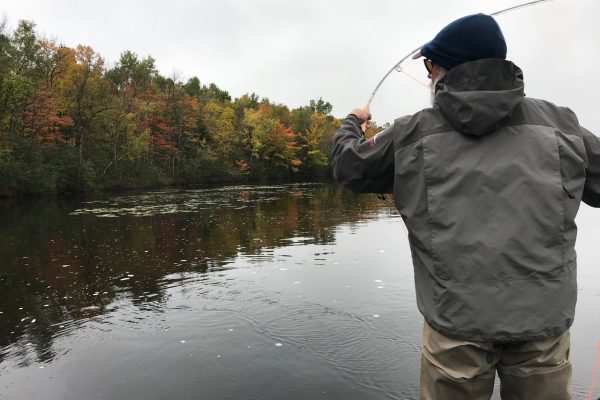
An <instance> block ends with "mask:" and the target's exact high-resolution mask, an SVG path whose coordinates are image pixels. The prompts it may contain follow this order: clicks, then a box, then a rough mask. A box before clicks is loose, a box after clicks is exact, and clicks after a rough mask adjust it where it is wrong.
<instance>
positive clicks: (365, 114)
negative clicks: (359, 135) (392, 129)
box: [350, 107, 371, 133]
mask: <svg viewBox="0 0 600 400" xmlns="http://www.w3.org/2000/svg"><path fill="white" fill-rule="evenodd" d="M350 114H352V115H354V116H355V117H356V118H357V119H358V122H359V123H360V128H361V129H362V131H363V133H364V132H365V131H366V130H367V128H369V124H370V122H371V111H370V110H369V107H365V108H355V109H354V110H352V112H351V113H350Z"/></svg>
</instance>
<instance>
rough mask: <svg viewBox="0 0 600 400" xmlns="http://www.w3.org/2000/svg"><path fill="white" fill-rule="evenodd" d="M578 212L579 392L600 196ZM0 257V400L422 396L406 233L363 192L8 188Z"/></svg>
mask: <svg viewBox="0 0 600 400" xmlns="http://www.w3.org/2000/svg"><path fill="white" fill-rule="evenodd" d="M577 221H578V225H579V227H580V232H579V239H578V244H577V250H578V260H579V272H578V273H579V277H578V281H579V302H578V306H577V315H576V319H575V324H574V326H573V328H572V357H573V366H574V393H575V396H576V398H584V397H585V395H586V393H587V390H588V388H589V385H590V380H591V378H592V372H593V367H594V365H593V363H594V351H595V347H596V343H597V341H598V340H599V339H600V311H599V310H600V285H599V283H600V246H598V240H599V239H600V210H599V211H596V210H594V209H591V208H589V207H587V206H582V209H581V210H580V214H579V216H578V220H577ZM0 256H1V258H0V399H2V400H5V399H7V400H8V399H10V400H13V399H18V400H21V399H44V400H58V399H61V400H63V399H64V400H71V399H73V400H85V399H111V400H119V399H123V400H125V399H127V400H130V399H147V400H150V399H208V400H212V399H215V400H216V399H219V400H220V399H261V400H262V399H344V400H346V399H416V398H417V397H418V380H419V366H420V346H421V331H422V325H423V320H422V317H421V316H420V314H419V312H418V310H417V307H416V303H415V292H414V283H413V272H412V265H411V261H410V250H409V248H408V243H407V234H406V230H405V228H404V225H403V224H402V220H401V219H400V218H399V217H398V216H397V213H396V212H395V210H393V208H392V207H390V205H389V204H388V203H386V202H383V201H381V200H379V199H377V198H376V197H375V196H373V195H355V194H353V193H351V192H349V191H347V190H345V189H343V188H340V187H338V186H336V185H331V184H318V183H314V184H311V183H305V184H289V185H266V186H259V185H247V186H227V187H218V188H208V189H194V190H161V191H149V192H143V193H135V194H126V195H103V196H99V197H95V198H91V199H90V198H88V199H59V198H51V199H35V200H32V199H13V200H5V201H2V202H0ZM599 392H600V391H598V390H597V393H599ZM494 398H498V395H497V394H495V397H494Z"/></svg>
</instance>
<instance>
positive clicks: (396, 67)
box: [367, 0, 552, 108]
mask: <svg viewBox="0 0 600 400" xmlns="http://www.w3.org/2000/svg"><path fill="white" fill-rule="evenodd" d="M549 1H552V0H536V1H529V2H527V3H523V4H519V5H516V6H512V7H509V8H505V9H502V10H499V11H496V12H493V13H491V14H489V15H490V16H492V17H495V16H498V15H502V14H505V13H509V12H513V11H517V10H520V9H522V8H525V7H530V6H534V5H537V4H540V3H547V2H549ZM424 45H425V43H424V44H422V45H421V46H419V47H417V48H416V49H414V50H413V51H411V52H410V53H408V54H407V55H406V56H404V57H402V59H401V60H400V61H398V62H397V63H396V64H394V66H393V67H392V68H391V69H390V70H389V71H388V72H387V73H386V74H385V75H384V76H383V78H382V79H381V80H380V81H379V83H378V84H377V86H375V90H373V93H371V97H369V101H367V108H370V107H371V102H372V101H373V98H374V97H375V94H377V91H378V90H379V88H380V87H381V85H382V84H383V82H384V81H385V80H386V79H387V77H388V76H390V74H391V73H392V72H394V71H398V72H403V71H402V69H403V68H404V67H406V65H404V66H403V65H402V63H403V62H405V61H406V60H407V59H411V60H412V57H413V56H414V55H415V54H417V52H418V51H419V50H421V47H423V46H424Z"/></svg>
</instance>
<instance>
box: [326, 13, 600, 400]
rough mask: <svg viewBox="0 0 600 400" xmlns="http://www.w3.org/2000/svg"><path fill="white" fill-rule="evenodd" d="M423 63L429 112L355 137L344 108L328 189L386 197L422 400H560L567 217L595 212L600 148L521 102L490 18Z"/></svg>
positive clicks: (572, 267)
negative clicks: (409, 300) (497, 399)
mask: <svg viewBox="0 0 600 400" xmlns="http://www.w3.org/2000/svg"><path fill="white" fill-rule="evenodd" d="M421 56H422V57H424V58H425V59H424V62H425V67H426V68H427V71H428V73H429V75H428V78H429V79H431V83H430V85H431V88H432V103H433V107H432V108H427V109H424V110H422V111H420V112H418V113H416V114H414V115H409V116H405V117H402V118H398V119H397V120H396V121H395V122H394V124H393V126H391V127H390V128H388V129H386V130H384V131H382V132H380V133H379V134H378V135H376V136H375V137H374V138H371V139H370V140H365V139H363V137H362V136H363V132H364V131H365V129H366V127H367V124H368V122H369V119H370V113H369V110H368V109H355V110H353V111H352V113H351V114H350V115H348V117H346V119H345V120H344V121H343V123H342V125H341V127H340V129H339V130H338V132H337V133H336V135H335V138H334V142H333V167H334V176H335V178H336V179H337V180H338V181H339V182H340V183H342V184H343V185H344V186H346V187H348V188H350V189H352V190H354V191H357V192H372V193H392V194H393V199H394V201H395V204H396V207H397V208H398V210H399V212H400V214H401V216H402V219H403V220H404V222H405V224H406V226H407V228H408V231H409V243H410V247H411V253H412V260H413V266H414V274H415V284H416V294H417V305H418V308H419V310H420V311H421V313H422V314H423V316H424V317H425V324H424V330H423V351H422V357H421V399H489V398H490V397H491V395H492V391H493V386H494V378H495V374H496V372H497V373H498V375H499V377H500V383H501V396H502V398H503V399H570V398H571V363H570V359H569V350H570V338H569V328H570V326H571V324H572V323H573V316H574V311H575V302H576V297H577V282H576V255H575V249H574V246H575V237H576V234H577V228H576V226H575V222H574V219H575V215H576V214H577V210H578V208H579V204H580V202H581V201H582V200H583V201H584V202H585V203H587V204H589V205H591V206H592V207H600V141H599V139H598V138H597V137H596V136H594V135H593V134H592V133H590V132H589V131H587V130H586V129H584V128H582V127H581V126H580V125H579V122H578V121H577V117H576V116H575V114H574V113H573V112H572V111H571V110H569V109H568V108H562V107H558V106H556V105H554V104H552V103H549V102H547V101H543V100H537V99H533V98H529V97H525V95H524V91H523V89H524V83H523V73H522V72H521V70H520V69H519V67H517V66H516V65H515V64H513V63H512V62H510V61H507V60H506V43H505V41H504V36H503V35H502V32H501V30H500V27H499V26H498V24H497V23H496V21H495V20H494V19H493V18H492V17H490V16H488V15H484V14H476V15H469V16H466V17H463V18H460V19H458V20H456V21H454V22H452V23H450V24H449V25H448V26H446V27H445V28H444V29H442V30H441V31H440V32H439V33H438V34H437V35H436V36H435V37H434V38H433V40H432V41H431V42H429V43H427V44H426V45H424V46H423V47H422V48H421V50H420V52H419V53H418V54H417V55H416V56H415V58H417V57H421Z"/></svg>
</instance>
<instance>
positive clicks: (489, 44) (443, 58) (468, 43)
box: [421, 14, 506, 70]
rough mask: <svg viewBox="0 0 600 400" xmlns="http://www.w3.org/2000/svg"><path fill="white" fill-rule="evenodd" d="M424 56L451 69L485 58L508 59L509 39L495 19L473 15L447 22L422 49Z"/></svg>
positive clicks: (483, 15)
mask: <svg viewBox="0 0 600 400" xmlns="http://www.w3.org/2000/svg"><path fill="white" fill-rule="evenodd" d="M421 55H422V56H424V57H426V58H428V59H430V60H431V61H433V62H434V63H435V64H438V65H441V66H442V67H444V68H445V69H446V70H449V69H452V68H454V67H456V66H457V65H459V64H462V63H465V62H468V61H474V60H480V59H482V58H502V59H506V42H505V41H504V35H502V31H501V30H500V27H499V26H498V24H497V23H496V21H495V20H494V18H492V17H490V16H489V15H485V14H473V15H467V16H466V17H462V18H459V19H457V20H456V21H453V22H451V23H449V24H448V25H446V27H444V29H442V30H441V31H440V32H439V33H438V34H437V35H435V37H434V38H433V40H432V41H431V42H429V43H427V44H426V45H424V46H423V47H422V48H421Z"/></svg>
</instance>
